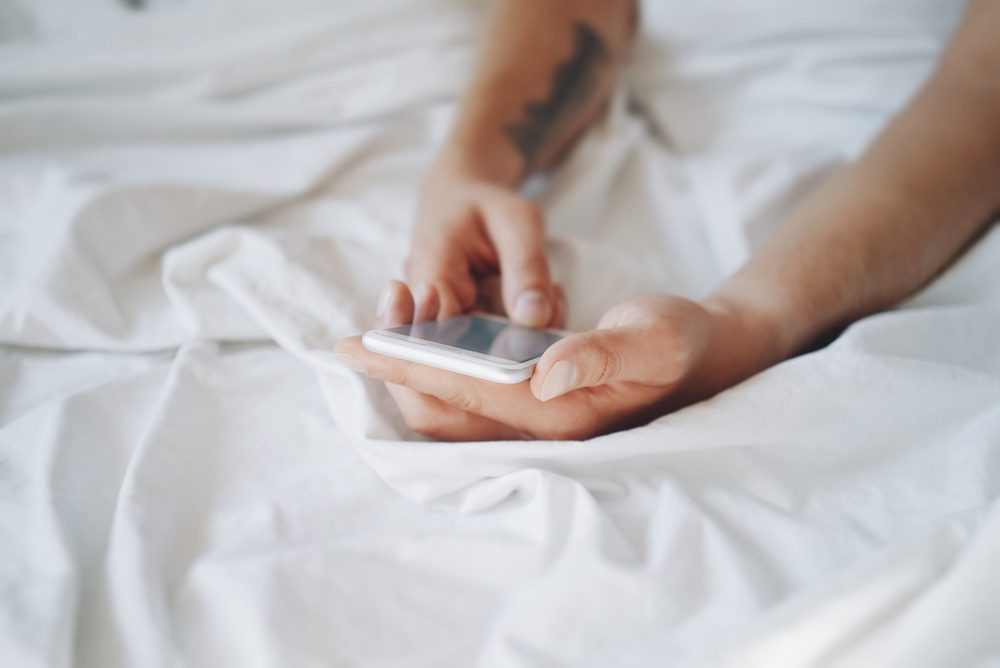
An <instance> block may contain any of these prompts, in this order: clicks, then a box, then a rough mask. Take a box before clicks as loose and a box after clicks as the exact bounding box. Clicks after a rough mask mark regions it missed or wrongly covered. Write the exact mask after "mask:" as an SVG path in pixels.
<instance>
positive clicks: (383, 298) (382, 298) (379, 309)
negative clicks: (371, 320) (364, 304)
mask: <svg viewBox="0 0 1000 668" xmlns="http://www.w3.org/2000/svg"><path fill="white" fill-rule="evenodd" d="M390 299H392V290H391V289H389V288H388V287H387V288H386V289H385V290H383V291H382V294H381V295H379V298H378V304H377V305H376V306H375V317H376V318H381V317H382V316H384V315H385V312H386V310H387V309H388V307H389V300H390Z"/></svg>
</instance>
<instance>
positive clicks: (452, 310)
mask: <svg viewBox="0 0 1000 668" xmlns="http://www.w3.org/2000/svg"><path fill="white" fill-rule="evenodd" d="M434 287H435V288H436V289H437V294H438V312H437V318H438V320H444V319H445V318H451V317H452V316H456V315H459V314H460V313H462V312H464V311H465V309H464V308H463V307H462V302H461V300H460V299H459V297H458V295H457V294H456V292H455V290H454V289H453V288H452V286H451V284H450V283H447V282H445V281H439V282H437V283H435V284H434Z"/></svg>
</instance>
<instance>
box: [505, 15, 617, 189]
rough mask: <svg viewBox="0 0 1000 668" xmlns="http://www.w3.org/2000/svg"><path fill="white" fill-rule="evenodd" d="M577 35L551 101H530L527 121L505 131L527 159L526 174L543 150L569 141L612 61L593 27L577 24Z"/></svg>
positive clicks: (554, 79) (554, 83)
mask: <svg viewBox="0 0 1000 668" xmlns="http://www.w3.org/2000/svg"><path fill="white" fill-rule="evenodd" d="M574 35H575V43H574V46H573V53H572V55H570V57H569V59H568V60H566V61H565V62H563V63H560V64H559V65H558V66H557V67H556V71H555V73H554V74H553V75H552V84H551V89H550V91H549V95H548V98H547V99H545V100H541V101H529V102H528V103H527V104H526V105H525V106H524V119H523V120H520V121H518V122H517V123H512V124H510V125H508V126H506V127H505V128H504V132H505V133H506V134H507V137H509V138H510V140H511V141H512V142H513V143H514V146H515V147H516V148H517V150H518V152H519V153H520V154H521V157H522V158H523V159H524V171H525V173H527V172H529V171H531V169H532V168H533V167H534V166H535V161H536V160H537V158H538V154H539V153H540V152H541V151H542V149H544V148H546V147H547V146H549V145H550V144H552V143H555V142H558V141H560V140H562V139H564V138H565V133H566V130H567V129H568V126H570V125H571V124H572V121H573V120H574V118H575V116H576V114H577V113H578V112H579V111H580V108H581V107H583V106H584V105H586V103H587V102H588V101H589V100H590V98H591V96H593V94H594V91H595V89H596V88H597V86H598V84H599V81H600V79H599V73H600V69H601V68H602V67H605V66H607V65H608V64H609V63H610V61H611V58H610V56H609V54H608V48H607V47H606V46H605V45H604V42H603V41H602V40H601V37H600V35H598V34H597V33H596V32H594V30H593V29H592V28H591V27H590V26H588V25H586V24H585V23H577V24H576V25H575V26H574Z"/></svg>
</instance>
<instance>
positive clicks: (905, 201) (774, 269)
mask: <svg viewBox="0 0 1000 668" xmlns="http://www.w3.org/2000/svg"><path fill="white" fill-rule="evenodd" d="M972 5H976V3H972ZM987 5H988V3H982V4H981V5H979V13H980V15H979V16H967V17H966V20H965V22H964V23H963V25H962V27H961V28H960V30H959V32H958V34H957V35H956V39H955V41H954V43H953V46H952V47H951V49H949V52H948V53H947V54H946V56H945V58H944V60H943V61H942V63H941V65H940V66H939V68H938V70H937V72H936V73H935V74H934V76H933V77H932V79H931V80H930V81H929V82H928V84H927V85H926V86H925V87H924V88H923V90H922V91H921V92H920V93H919V94H918V95H917V97H916V98H915V99H914V100H913V101H912V102H911V104H910V105H909V106H908V107H907V108H906V110H904V111H903V113H901V114H900V115H899V116H898V117H897V118H896V119H895V120H894V121H893V122H892V123H891V124H890V125H889V126H888V127H887V128H886V129H885V130H884V131H883V133H882V134H881V135H880V137H879V138H878V139H877V140H876V141H875V142H874V143H873V144H872V146H871V147H870V148H869V150H868V151H867V152H866V153H865V154H864V155H863V156H862V157H861V158H860V159H859V160H858V161H857V163H855V164H854V165H852V166H850V167H848V168H846V169H845V170H844V171H842V172H841V173H840V174H838V175H836V176H835V177H833V178H832V179H831V180H830V181H829V182H828V183H826V184H825V185H824V186H822V187H821V188H820V189H819V190H818V191H817V192H816V193H814V194H813V195H812V196H811V197H809V198H808V199H807V200H806V201H805V202H804V203H803V205H802V206H801V207H799V208H798V210H797V211H795V212H793V213H792V215H791V216H790V217H789V220H788V221H787V222H786V223H785V224H784V225H783V226H782V227H781V228H780V229H779V231H778V232H777V233H776V234H775V235H774V237H773V238H772V239H771V240H770V241H769V242H768V243H766V244H765V245H764V246H763V247H762V248H761V249H760V250H759V252H758V253H757V254H756V255H755V256H754V257H753V258H752V259H751V261H750V262H749V263H748V264H747V265H746V266H745V267H744V268H743V269H742V270H741V271H740V272H738V273H737V274H736V275H735V276H734V277H733V278H732V279H731V280H729V281H728V282H727V283H726V284H724V285H723V286H722V287H721V288H720V289H719V290H718V291H717V292H716V293H715V294H714V295H712V297H710V299H709V300H708V304H709V305H710V306H714V307H717V308H719V309H721V310H723V311H726V312H728V313H730V314H734V317H735V318H736V319H737V320H741V321H742V324H743V325H744V326H746V327H748V328H749V329H750V330H753V331H756V332H757V333H758V334H759V335H760V336H761V339H762V340H766V344H762V345H761V346H760V347H759V350H758V351H757V355H758V356H759V359H758V366H766V365H767V364H770V363H774V362H775V361H778V360H780V359H783V358H784V357H787V356H789V355H791V354H794V353H795V352H797V351H799V350H801V349H803V348H804V347H806V346H808V345H809V344H810V343H812V342H814V341H816V340H818V339H819V338H821V337H823V336H824V335H825V334H826V333H827V332H830V331H832V330H835V329H836V328H838V327H841V326H843V325H845V324H847V323H849V322H852V321H853V320H856V319H857V318H860V317H862V316H865V315H867V314H870V313H873V312H876V311H879V310H881V309H884V308H886V307H888V306H891V305H892V304H894V303H896V302H898V301H899V300H901V299H903V298H904V297H906V296H908V295H910V294H911V293H913V292H914V291H915V290H917V289H918V288H919V287H921V286H922V285H924V284H925V283H926V282H927V281H929V280H930V279H931V278H933V277H934V276H935V275H936V274H938V273H939V272H940V271H941V270H942V269H943V268H944V267H945V266H947V265H948V264H949V263H950V262H951V261H952V260H953V259H954V258H955V257H956V256H957V255H958V254H959V253H960V252H961V251H962V250H963V249H964V248H965V247H966V246H967V245H968V244H969V243H970V242H971V241H972V240H973V239H974V238H975V237H976V236H977V234H978V233H979V232H980V231H981V230H982V229H983V228H984V227H985V225H987V224H988V222H989V221H990V219H991V218H992V217H993V216H995V215H996V214H997V213H998V212H1000V54H998V52H997V48H996V46H995V45H994V44H993V42H994V41H995V40H994V39H993V37H995V35H996V34H998V32H1000V17H998V12H997V11H996V9H995V7H996V5H994V6H993V7H988V6H987ZM971 13H973V10H972V9H970V14H971ZM990 22H992V32H991V23H990Z"/></svg>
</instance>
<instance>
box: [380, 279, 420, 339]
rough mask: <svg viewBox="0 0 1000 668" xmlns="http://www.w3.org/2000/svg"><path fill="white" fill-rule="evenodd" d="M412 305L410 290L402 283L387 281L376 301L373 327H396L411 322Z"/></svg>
mask: <svg viewBox="0 0 1000 668" xmlns="http://www.w3.org/2000/svg"><path fill="white" fill-rule="evenodd" d="M413 314H414V303H413V295H411V294H410V289H409V288H408V287H406V284H405V283H403V282H402V281H389V284H388V285H386V287H385V290H383V291H382V296H380V297H379V300H378V309H377V311H376V313H375V327H376V329H380V328H383V327H396V326H398V325H405V324H407V323H409V322H412V321H413Z"/></svg>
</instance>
